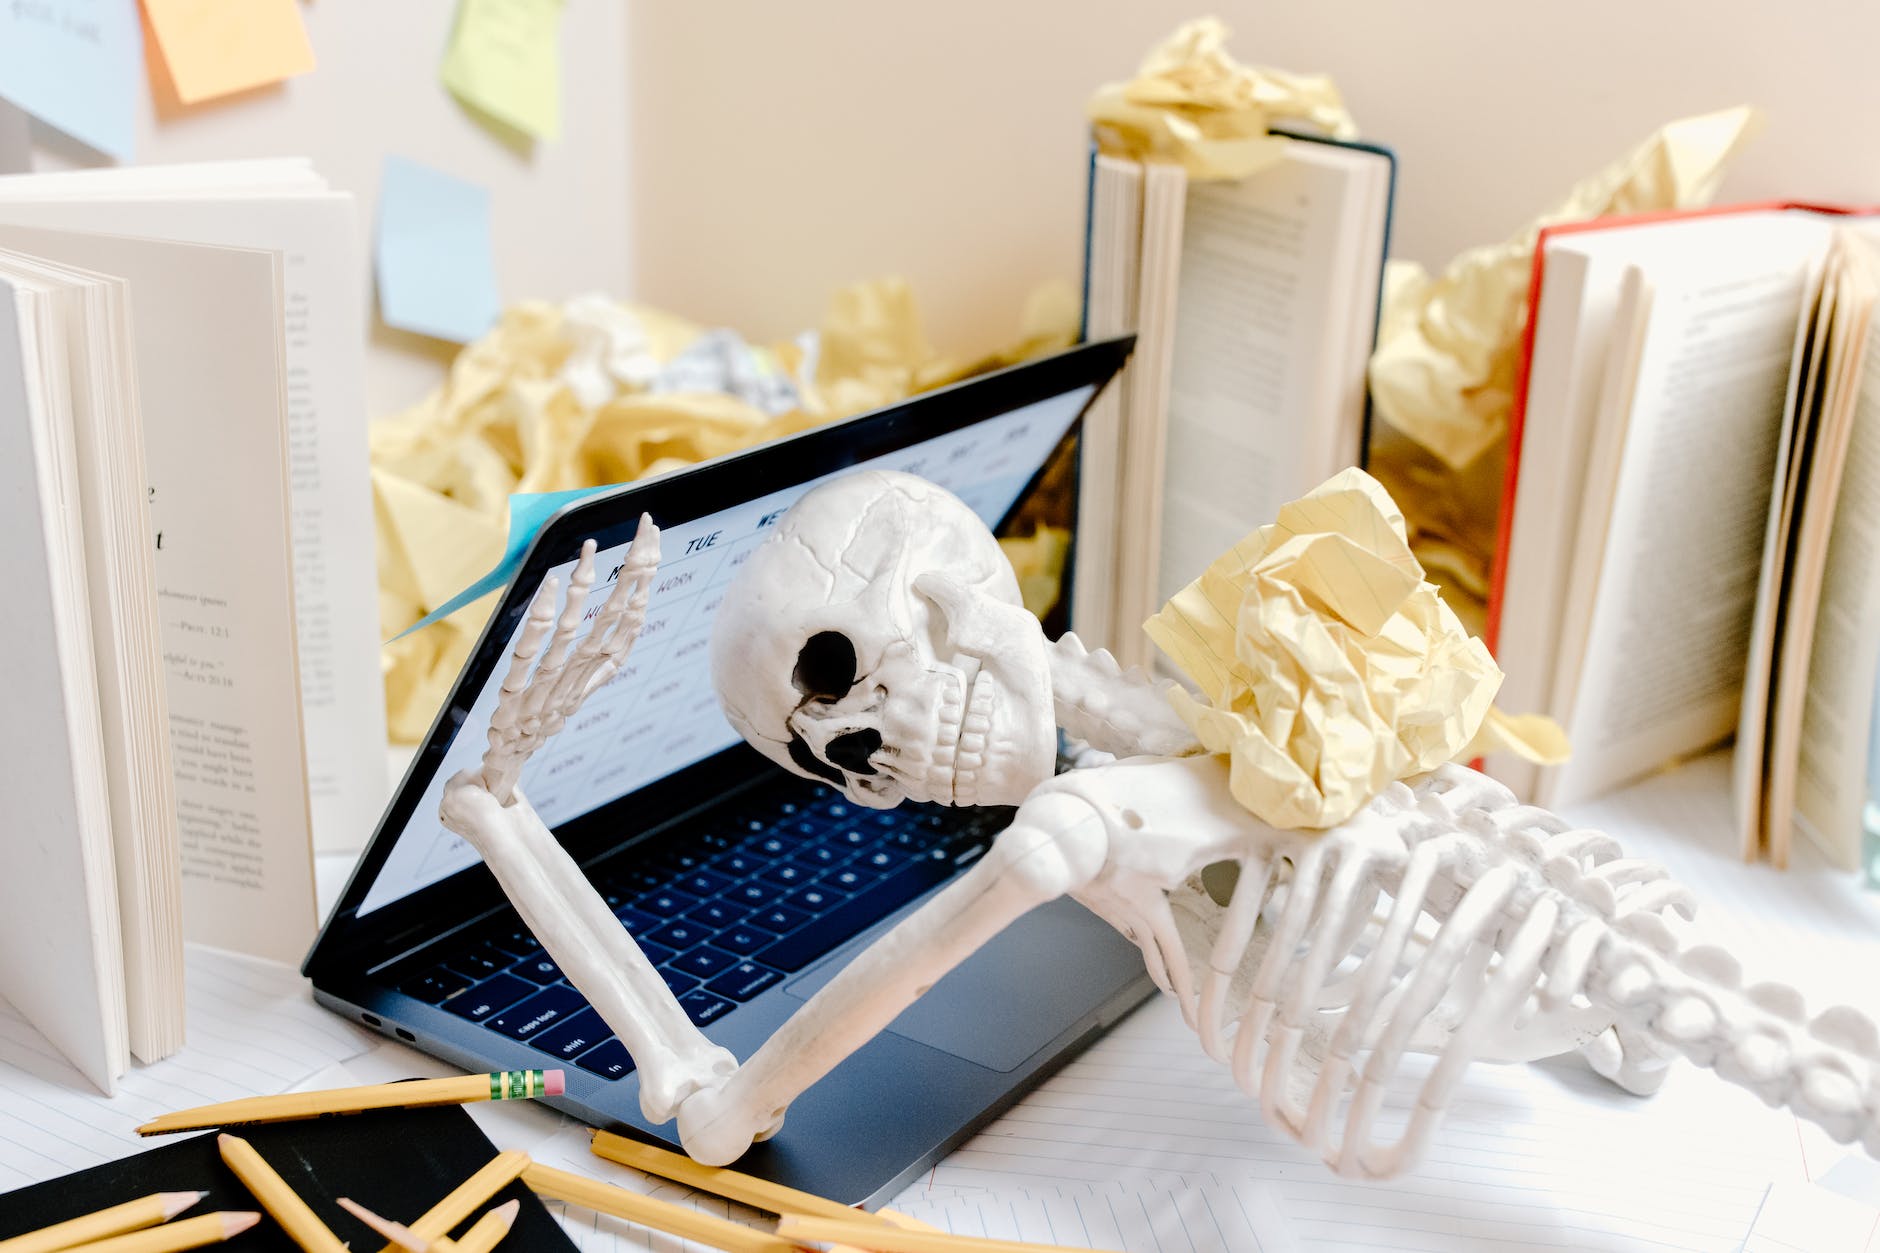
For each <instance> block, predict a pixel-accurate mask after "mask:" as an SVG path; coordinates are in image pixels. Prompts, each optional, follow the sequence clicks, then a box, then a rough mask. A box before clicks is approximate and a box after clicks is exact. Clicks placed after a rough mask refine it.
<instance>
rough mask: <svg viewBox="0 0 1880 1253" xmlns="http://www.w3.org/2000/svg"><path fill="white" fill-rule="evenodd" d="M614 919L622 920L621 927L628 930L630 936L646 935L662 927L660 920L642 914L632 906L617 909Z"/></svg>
mask: <svg viewBox="0 0 1880 1253" xmlns="http://www.w3.org/2000/svg"><path fill="white" fill-rule="evenodd" d="M614 917H616V918H618V919H620V925H621V926H623V927H625V928H626V929H627V933H628V934H629V935H645V934H646V933H647V932H649V931H652V930H654V929H655V928H657V927H658V926H659V925H660V919H658V918H655V917H653V915H651V914H646V913H641V912H640V911H639V910H637V909H635V908H633V907H632V906H631V905H627V906H623V907H621V908H620V909H616V910H615V911H614Z"/></svg>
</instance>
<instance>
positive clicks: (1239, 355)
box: [1072, 138, 1395, 665]
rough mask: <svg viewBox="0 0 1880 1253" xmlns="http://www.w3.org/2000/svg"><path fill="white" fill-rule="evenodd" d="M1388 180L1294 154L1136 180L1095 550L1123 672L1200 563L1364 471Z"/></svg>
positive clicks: (1108, 254) (1354, 154)
mask: <svg viewBox="0 0 1880 1253" xmlns="http://www.w3.org/2000/svg"><path fill="white" fill-rule="evenodd" d="M1394 174H1395V162H1394V159H1393V158H1392V157H1391V155H1390V154H1389V152H1387V151H1386V150H1384V149H1381V148H1375V147H1371V146H1367V145H1356V144H1343V143H1325V142H1318V141H1313V140H1307V139H1299V138H1295V139H1291V140H1289V142H1288V143H1287V145H1286V152H1285V155H1284V157H1283V158H1282V159H1281V160H1280V162H1279V163H1278V164H1277V165H1275V166H1272V167H1270V168H1268V169H1265V170H1262V171H1260V172H1258V173H1256V174H1254V175H1251V176H1249V177H1248V178H1245V179H1242V180H1239V181H1236V182H1190V181H1188V180H1187V179H1186V177H1185V176H1184V175H1183V174H1182V171H1181V170H1180V169H1179V168H1178V167H1175V166H1169V165H1159V164H1153V163H1152V164H1150V165H1148V166H1145V167H1144V177H1143V186H1144V190H1143V202H1142V203H1143V207H1142V228H1141V234H1140V248H1139V252H1140V265H1139V269H1138V284H1137V292H1136V314H1137V322H1136V329H1137V343H1136V352H1135V356H1134V358H1133V360H1132V361H1131V363H1130V365H1129V367H1128V369H1127V370H1126V371H1125V374H1124V376H1123V381H1122V388H1123V397H1124V399H1123V410H1124V421H1123V423H1122V429H1121V431H1120V432H1119V434H1118V436H1117V437H1116V438H1117V447H1118V449H1119V450H1120V451H1119V458H1120V461H1121V463H1122V470H1121V473H1120V476H1119V486H1118V488H1117V491H1116V497H1115V504H1114V507H1113V510H1112V512H1113V514H1114V516H1113V518H1112V519H1111V526H1112V528H1113V534H1114V539H1113V540H1110V541H1108V542H1110V543H1112V544H1113V546H1114V551H1115V554H1116V559H1115V576H1114V582H1115V593H1114V597H1113V602H1112V605H1113V607H1112V610H1111V617H1110V620H1109V624H1108V625H1109V639H1110V642H1111V643H1112V644H1113V645H1114V651H1115V652H1116V654H1117V656H1118V658H1119V660H1121V661H1123V662H1124V664H1126V665H1129V664H1142V663H1146V662H1148V661H1149V660H1150V657H1151V651H1152V650H1151V649H1150V647H1149V644H1148V640H1147V638H1146V637H1145V636H1144V635H1143V634H1142V632H1141V630H1140V625H1141V623H1142V622H1143V621H1144V620H1145V619H1146V618H1148V617H1149V616H1150V615H1151V614H1153V613H1154V612H1155V611H1156V610H1157V609H1158V608H1160V607H1161V605H1162V603H1163V602H1164V601H1165V600H1166V599H1167V598H1168V597H1169V596H1170V595H1172V594H1173V593H1174V592H1175V591H1177V590H1179V589H1180V588H1181V587H1183V586H1185V585H1186V584H1187V583H1189V582H1190V581H1191V580H1193V579H1194V578H1195V577H1196V576H1197V575H1199V574H1200V573H1201V571H1202V570H1203V569H1205V568H1206V566H1207V564H1208V563H1209V562H1211V561H1212V560H1214V558H1216V557H1218V556H1219V555H1220V554H1221V553H1223V552H1225V551H1227V549H1229V548H1230V547H1232V546H1233V545H1234V544H1235V543H1236V542H1237V541H1239V540H1240V539H1242V538H1243V537H1245V536H1246V535H1247V534H1248V533H1249V532H1251V531H1253V530H1254V529H1255V528H1257V527H1259V526H1262V525H1264V524H1266V523H1268V522H1271V521H1272V520H1273V518H1274V517H1275V516H1276V514H1277V513H1278V510H1279V507H1280V506H1281V505H1282V504H1284V503H1285V502H1286V501H1288V500H1292V499H1294V498H1296V497H1298V496H1301V495H1303V494H1305V493H1306V492H1307V491H1310V490H1311V489H1312V488H1313V487H1316V486H1317V485H1318V484H1319V483H1321V482H1323V481H1324V480H1325V479H1327V478H1329V477H1331V476H1332V475H1333V474H1336V473H1337V472H1338V471H1339V470H1341V469H1343V468H1345V467H1347V466H1350V465H1355V464H1360V463H1362V461H1363V458H1364V436H1365V399H1366V388H1365V371H1366V368H1367V365H1368V362H1369V358H1370V352H1371V346H1372V341H1373V338H1374V335H1375V331H1376V321H1377V311H1378V297H1379V290H1380V286H1381V283H1382V278H1383V262H1384V252H1385V244H1386V234H1387V230H1388V223H1389V215H1390V204H1391V193H1392V187H1393V179H1394ZM1102 186H1103V173H1102V168H1101V166H1099V171H1098V191H1099V193H1101V190H1102ZM1099 203H1101V200H1100V199H1099ZM1102 224H1103V223H1102V219H1101V217H1100V216H1097V215H1093V231H1094V232H1095V233H1093V235H1092V238H1091V243H1090V261H1089V266H1090V276H1091V283H1090V296H1091V301H1092V305H1091V333H1092V334H1093V335H1094V334H1096V333H1097V328H1098V325H1099V321H1098V318H1097V313H1098V304H1097V302H1098V300H1099V299H1100V298H1101V297H1102V296H1103V295H1104V293H1105V290H1106V284H1105V282H1103V281H1100V280H1102V278H1103V276H1104V275H1106V274H1108V273H1110V272H1112V270H1113V269H1114V268H1115V267H1116V266H1117V264H1118V258H1117V257H1116V256H1115V255H1114V252H1113V250H1114V249H1115V248H1117V247H1119V245H1118V244H1117V243H1116V242H1115V241H1114V239H1113V238H1112V236H1111V233H1110V232H1108V231H1104V230H1098V229H1097V228H1098V227H1099V226H1101V225H1102ZM1091 456H1092V454H1091V452H1090V451H1089V450H1088V449H1087V450H1086V453H1085V463H1086V465H1088V464H1089V463H1090V460H1091ZM1106 486H1107V485H1106V484H1100V487H1106ZM1088 512H1089V511H1080V527H1081V526H1082V525H1083V524H1084V522H1085V521H1086V518H1087V516H1088ZM1083 542H1084V540H1083V536H1082V535H1081V534H1080V536H1079V543H1080V544H1081V543H1083ZM1080 567H1081V559H1080ZM1072 625H1073V626H1074V627H1077V628H1078V629H1079V630H1081V629H1082V621H1081V619H1080V618H1079V617H1077V616H1073V620H1072Z"/></svg>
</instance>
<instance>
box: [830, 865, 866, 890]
mask: <svg viewBox="0 0 1880 1253" xmlns="http://www.w3.org/2000/svg"><path fill="white" fill-rule="evenodd" d="M879 877H880V876H879V873H878V872H876V871H874V870H871V869H868V868H867V867H865V866H860V865H848V866H844V867H842V869H840V870H832V871H830V872H829V873H828V874H826V875H824V876H823V877H822V879H821V880H820V882H823V883H827V884H829V885H830V886H831V887H834V888H840V889H841V890H842V891H844V892H859V891H860V890H861V889H863V888H865V887H867V886H868V885H869V884H870V883H873V882H874V881H875V880H876V879H877V878H879Z"/></svg>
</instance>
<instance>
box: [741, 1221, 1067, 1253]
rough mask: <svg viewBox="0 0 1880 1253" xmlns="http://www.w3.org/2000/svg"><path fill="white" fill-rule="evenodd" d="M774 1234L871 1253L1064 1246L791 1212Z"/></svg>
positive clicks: (1031, 1250)
mask: <svg viewBox="0 0 1880 1253" xmlns="http://www.w3.org/2000/svg"><path fill="white" fill-rule="evenodd" d="M777 1234H778V1235H779V1236H781V1237H783V1238H784V1239H786V1240H789V1241H792V1242H794V1243H796V1244H808V1243H810V1242H811V1241H831V1242H837V1243H841V1244H848V1245H853V1246H855V1247H856V1248H861V1249H868V1250H871V1253H1059V1251H1060V1250H1062V1249H1063V1248H1064V1247H1065V1246H1063V1245H1061V1244H1023V1243H1020V1242H1019V1241H1016V1240H985V1239H981V1238H980V1237H979V1236H956V1235H953V1234H951V1233H949V1232H944V1231H909V1230H907V1229H906V1228H904V1227H894V1226H888V1225H882V1226H873V1225H870V1224H868V1223H856V1222H845V1221H843V1220H841V1219H839V1218H805V1217H802V1216H800V1215H795V1214H785V1215H784V1216H783V1217H781V1218H779V1219H778V1220H777Z"/></svg>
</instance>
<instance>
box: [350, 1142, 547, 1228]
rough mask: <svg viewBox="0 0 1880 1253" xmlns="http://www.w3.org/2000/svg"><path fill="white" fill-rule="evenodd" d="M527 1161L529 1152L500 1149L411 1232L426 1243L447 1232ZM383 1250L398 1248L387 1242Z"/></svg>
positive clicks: (519, 1170) (508, 1180)
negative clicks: (502, 1150)
mask: <svg viewBox="0 0 1880 1253" xmlns="http://www.w3.org/2000/svg"><path fill="white" fill-rule="evenodd" d="M528 1164H529V1155H528V1154H527V1153H518V1152H516V1151H515V1150H513V1149H512V1150H510V1151H509V1152H507V1153H498V1154H497V1155H496V1156H495V1157H492V1158H491V1159H490V1160H489V1161H488V1162H486V1163H485V1164H484V1166H483V1168H482V1169H481V1170H479V1171H477V1172H476V1173H475V1174H474V1175H471V1176H470V1177H469V1178H468V1179H466V1180H464V1181H463V1182H462V1183H460V1184H458V1185H457V1186H456V1187H455V1188H452V1189H451V1191H450V1194H449V1195H448V1196H446V1197H445V1198H444V1199H443V1200H441V1201H439V1202H438V1203H437V1204H436V1205H433V1206H432V1207H431V1208H430V1209H428V1210H426V1211H425V1212H424V1215H423V1216H422V1217H421V1218H418V1219H416V1220H414V1221H413V1222H412V1223H411V1234H412V1235H414V1236H416V1237H417V1238H418V1239H420V1240H422V1241H424V1242H425V1244H426V1245H427V1246H428V1245H429V1244H431V1243H432V1242H433V1241H435V1240H436V1239H437V1238H438V1237H439V1236H442V1235H448V1234H449V1233H450V1229H451V1228H452V1227H455V1226H456V1225H457V1224H458V1223H460V1222H462V1221H463V1220H464V1219H466V1218H468V1217H470V1215H472V1214H474V1213H475V1212H476V1210H477V1207H478V1206H479V1205H481V1204H483V1202H485V1201H487V1200H489V1199H490V1198H491V1197H493V1196H495V1195H496V1194H497V1193H498V1192H501V1191H502V1190H503V1189H504V1188H507V1187H508V1186H509V1185H510V1184H511V1183H513V1182H515V1179H516V1177H517V1176H518V1175H520V1174H521V1173H522V1171H523V1168H524V1167H526V1166H527V1165H528ZM384 1253H395V1250H394V1248H393V1246H391V1245H387V1246H386V1247H385V1250H384Z"/></svg>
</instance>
